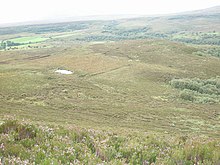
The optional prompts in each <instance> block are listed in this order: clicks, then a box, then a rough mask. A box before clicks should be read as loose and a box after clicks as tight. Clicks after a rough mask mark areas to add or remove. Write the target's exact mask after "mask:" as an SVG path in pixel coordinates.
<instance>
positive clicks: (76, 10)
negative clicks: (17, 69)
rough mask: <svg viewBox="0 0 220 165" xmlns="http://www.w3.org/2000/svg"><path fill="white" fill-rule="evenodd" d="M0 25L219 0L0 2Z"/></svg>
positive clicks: (184, 7) (174, 8) (163, 10)
mask: <svg viewBox="0 0 220 165" xmlns="http://www.w3.org/2000/svg"><path fill="white" fill-rule="evenodd" d="M0 1H1V3H0V24H3V23H15V22H27V21H36V20H46V19H56V18H62V17H77V16H90V15H126V14H129V15H130V14H131V15H132V14H134V15H155V14H169V13H176V12H182V11H190V10H197V9H203V8H208V7H212V6H217V5H220V0H0Z"/></svg>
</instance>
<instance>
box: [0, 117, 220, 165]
mask: <svg viewBox="0 0 220 165" xmlns="http://www.w3.org/2000/svg"><path fill="white" fill-rule="evenodd" d="M17 127H23V129H24V130H30V128H34V129H33V130H31V132H33V131H34V132H35V133H36V134H34V135H35V136H26V137H25V138H21V139H20V140H17V136H16V134H15V132H16V131H17V130H18V129H17ZM0 128H1V134H0V159H1V162H2V163H5V164H45V165H50V164H56V165H58V164H202V163H203V164H219V163H220V142H219V141H217V140H215V141H210V140H208V141H207V140H204V139H201V142H200V141H198V140H192V139H190V138H188V137H187V138H186V137H184V140H183V138H176V139H174V140H173V141H170V139H160V138H159V137H156V136H153V135H137V134H135V135H133V134H132V135H131V134H129V135H128V136H122V135H121V136H119V135H117V134H115V133H109V132H104V131H95V130H85V129H83V130H81V129H74V130H72V129H71V130H67V129H64V128H62V127H53V128H49V127H46V126H33V125H27V124H20V123H18V122H17V121H10V120H9V121H6V122H5V123H3V124H2V125H1V126H0Z"/></svg>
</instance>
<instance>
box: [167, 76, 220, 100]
mask: <svg viewBox="0 0 220 165" xmlns="http://www.w3.org/2000/svg"><path fill="white" fill-rule="evenodd" d="M170 84H171V86H172V87H174V88H177V89H180V90H181V92H180V97H181V98H182V99H184V100H188V101H192V102H196V103H219V102H220V77H216V78H211V79H207V80H201V79H199V78H194V79H187V78H185V79H173V80H171V81H170Z"/></svg>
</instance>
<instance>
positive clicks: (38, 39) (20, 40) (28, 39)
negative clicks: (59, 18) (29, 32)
mask: <svg viewBox="0 0 220 165" xmlns="http://www.w3.org/2000/svg"><path fill="white" fill-rule="evenodd" d="M48 39H49V38H45V37H38V36H32V37H19V38H14V39H10V40H9V41H12V42H14V43H20V44H29V43H37V42H42V41H46V40H48Z"/></svg>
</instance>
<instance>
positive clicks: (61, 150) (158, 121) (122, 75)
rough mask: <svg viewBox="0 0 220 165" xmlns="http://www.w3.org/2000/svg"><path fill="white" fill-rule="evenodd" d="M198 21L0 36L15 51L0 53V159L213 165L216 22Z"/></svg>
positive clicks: (71, 26) (218, 120)
mask: <svg viewBox="0 0 220 165" xmlns="http://www.w3.org/2000/svg"><path fill="white" fill-rule="evenodd" d="M201 17H202V21H201ZM201 17H198V16H197V15H190V16H189V15H180V16H176V15H175V16H166V17H155V18H152V17H149V18H134V19H123V20H115V21H84V22H83V21H82V22H72V23H71V22H70V23H60V24H46V25H33V26H21V27H10V28H8V29H5V28H0V40H2V41H4V42H6V41H12V42H14V43H20V44H23V45H18V46H15V47H13V46H11V47H5V46H6V45H4V42H1V46H0V49H1V51H0V160H1V161H2V162H3V161H4V162H5V164H10V163H11V164H13V163H14V164H25V162H26V164H48V165H49V164H70V163H72V164H158V165H161V164H171V165H175V164H178V165H181V164H189V165H191V164H192V165H193V164H207V165H209V164H210V165H211V164H214V165H218V164H219V163H220V149H219V146H220V78H219V76H220V69H219V68H220V58H219V57H220V51H219V50H220V46H219V45H220V39H219V27H220V25H219V22H220V21H219V22H218V21H216V20H218V19H219V18H220V17H216V15H215V14H210V15H209V16H206V15H204V14H203V15H202V16H201ZM189 19H190V20H191V22H190V24H189ZM146 22H147V23H146ZM162 25H163V26H162ZM173 25H176V26H173ZM189 25H191V26H189ZM218 25H219V26H218ZM19 36H22V37H19ZM30 43H32V44H30ZM57 69H65V70H69V71H72V72H73V74H70V75H64V74H59V73H56V72H55V71H56V70H57Z"/></svg>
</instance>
